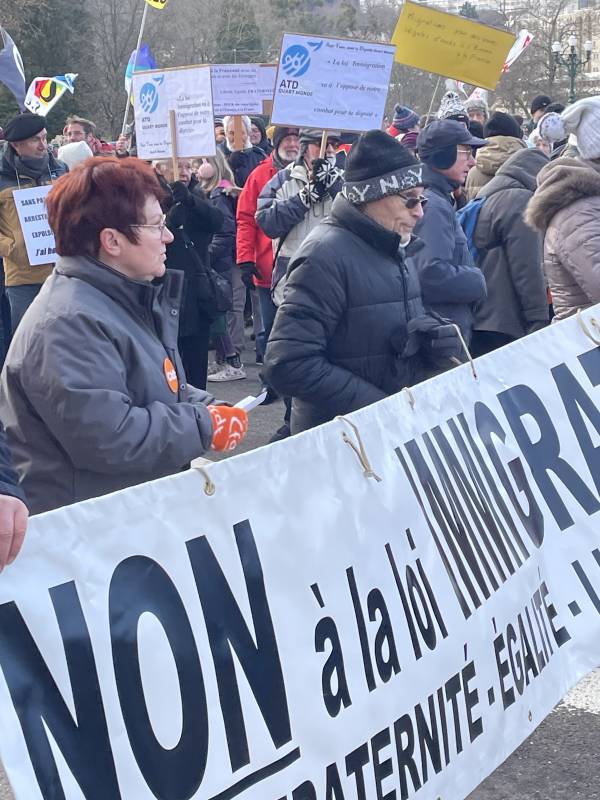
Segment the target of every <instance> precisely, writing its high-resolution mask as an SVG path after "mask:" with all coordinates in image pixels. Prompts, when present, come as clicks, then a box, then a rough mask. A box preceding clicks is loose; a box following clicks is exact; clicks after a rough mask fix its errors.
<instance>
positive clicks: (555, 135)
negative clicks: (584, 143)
mask: <svg viewBox="0 0 600 800" xmlns="http://www.w3.org/2000/svg"><path fill="white" fill-rule="evenodd" d="M536 130H537V131H538V133H539V135H540V139H541V140H542V141H543V142H546V144H554V143H555V142H562V141H563V140H564V139H566V138H567V136H568V135H569V134H568V131H567V127H566V125H565V123H564V120H563V118H562V117H561V115H560V114H557V113H556V112H555V111H551V112H550V113H549V114H544V116H543V117H542V118H541V119H540V120H539V122H538V124H537V128H536Z"/></svg>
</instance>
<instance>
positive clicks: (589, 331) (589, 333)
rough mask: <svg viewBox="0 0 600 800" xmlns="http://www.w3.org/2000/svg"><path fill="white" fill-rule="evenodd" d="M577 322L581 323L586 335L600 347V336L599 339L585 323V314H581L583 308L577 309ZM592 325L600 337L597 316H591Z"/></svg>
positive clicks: (580, 325)
mask: <svg viewBox="0 0 600 800" xmlns="http://www.w3.org/2000/svg"><path fill="white" fill-rule="evenodd" d="M577 322H578V323H579V327H580V328H581V330H582V331H583V332H584V333H585V335H586V336H587V337H588V339H589V340H590V341H591V342H593V343H594V344H595V345H596V347H600V338H598V339H597V338H596V337H595V336H594V334H593V333H592V332H591V330H590V329H589V328H588V326H587V325H586V323H585V320H584V319H583V316H582V314H581V309H580V308H578V309H577ZM590 325H591V326H592V328H593V329H594V331H595V332H596V333H597V334H598V336H599V337H600V325H598V323H597V321H596V318H595V317H591V318H590Z"/></svg>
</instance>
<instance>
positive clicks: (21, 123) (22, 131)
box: [4, 111, 46, 142]
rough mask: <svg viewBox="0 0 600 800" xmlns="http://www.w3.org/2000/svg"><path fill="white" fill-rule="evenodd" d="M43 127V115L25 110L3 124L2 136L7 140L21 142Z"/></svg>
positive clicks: (44, 125) (44, 124) (44, 123)
mask: <svg viewBox="0 0 600 800" xmlns="http://www.w3.org/2000/svg"><path fill="white" fill-rule="evenodd" d="M45 127H46V118H45V117H40V116H39V115H38V114H31V113H29V112H28V111H26V112H25V113H24V114H19V116H18V117H13V119H11V120H10V121H9V122H7V123H6V125H5V126H4V138H5V139H6V141H7V142H22V141H23V140H24V139H29V138H30V137H31V136H35V135H36V133H39V132H40V131H43V130H44V128H45Z"/></svg>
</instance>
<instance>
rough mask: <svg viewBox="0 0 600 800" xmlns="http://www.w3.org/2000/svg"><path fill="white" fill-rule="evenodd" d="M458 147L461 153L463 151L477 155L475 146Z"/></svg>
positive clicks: (466, 154) (466, 153)
mask: <svg viewBox="0 0 600 800" xmlns="http://www.w3.org/2000/svg"><path fill="white" fill-rule="evenodd" d="M456 149H457V151H458V152H459V153H462V154H463V155H465V156H473V155H475V150H474V148H473V147H457V148H456Z"/></svg>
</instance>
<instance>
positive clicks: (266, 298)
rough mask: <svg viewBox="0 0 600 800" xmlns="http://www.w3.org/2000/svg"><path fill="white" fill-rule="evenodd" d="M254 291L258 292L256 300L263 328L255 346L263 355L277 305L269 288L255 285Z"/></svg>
mask: <svg viewBox="0 0 600 800" xmlns="http://www.w3.org/2000/svg"><path fill="white" fill-rule="evenodd" d="M256 292H257V294H258V301H259V303H260V312H261V314H262V322H263V330H262V333H261V334H260V342H259V345H258V346H257V348H256V349H257V350H259V348H260V350H259V352H260V353H262V355H264V353H265V350H266V349H267V342H268V341H269V336H270V335H271V328H272V327H273V323H274V322H275V314H276V313H277V306H276V305H275V304H274V303H273V300H272V299H271V290H270V289H265V288H263V287H262V286H257V287H256Z"/></svg>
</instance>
